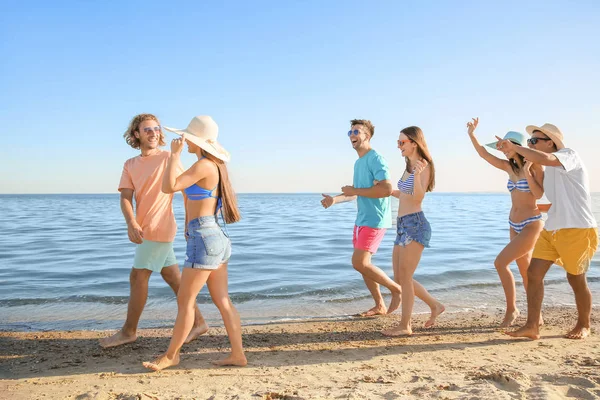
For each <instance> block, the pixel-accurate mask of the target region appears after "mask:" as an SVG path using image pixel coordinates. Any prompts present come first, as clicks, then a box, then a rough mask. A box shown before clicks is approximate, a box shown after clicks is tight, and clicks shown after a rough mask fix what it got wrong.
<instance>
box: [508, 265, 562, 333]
mask: <svg viewBox="0 0 600 400" xmlns="http://www.w3.org/2000/svg"><path fill="white" fill-rule="evenodd" d="M552 264H553V262H552V261H547V260H541V259H539V258H534V259H532V260H531V264H530V265H529V269H528V270H527V280H528V281H529V283H528V288H527V322H526V323H525V326H523V327H521V328H519V329H517V330H516V331H512V332H506V334H507V335H510V336H513V337H526V338H530V339H534V340H535V339H539V338H540V315H541V312H542V302H543V301H544V277H545V276H546V274H547V273H548V270H549V269H550V267H551V266H552Z"/></svg>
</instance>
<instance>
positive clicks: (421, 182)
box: [412, 160, 431, 202]
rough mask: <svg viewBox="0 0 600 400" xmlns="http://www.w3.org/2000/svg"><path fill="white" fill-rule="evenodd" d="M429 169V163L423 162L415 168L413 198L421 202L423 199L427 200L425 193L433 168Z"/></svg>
mask: <svg viewBox="0 0 600 400" xmlns="http://www.w3.org/2000/svg"><path fill="white" fill-rule="evenodd" d="M427 167H428V165H427V161H425V160H421V161H419V162H418V164H417V165H416V168H415V180H414V185H413V194H412V196H413V198H414V199H415V200H417V201H419V202H421V201H423V198H425V191H426V190H427V184H428V183H429V177H430V176H431V168H427Z"/></svg>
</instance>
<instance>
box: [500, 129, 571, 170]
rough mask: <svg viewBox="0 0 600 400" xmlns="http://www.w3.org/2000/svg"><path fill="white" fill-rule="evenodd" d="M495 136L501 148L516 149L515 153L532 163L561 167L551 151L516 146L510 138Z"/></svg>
mask: <svg viewBox="0 0 600 400" xmlns="http://www.w3.org/2000/svg"><path fill="white" fill-rule="evenodd" d="M496 138H497V139H499V143H498V145H499V146H502V148H505V149H507V150H514V151H516V152H517V153H519V154H520V155H522V156H523V157H525V158H526V159H527V160H529V161H531V162H532V163H534V164H540V165H545V166H548V167H562V164H561V163H560V161H559V160H558V158H557V157H556V156H555V155H554V154H552V153H544V152H543V151H538V150H534V149H530V148H528V147H524V146H517V145H516V144H514V143H513V142H511V141H510V140H503V139H500V138H499V137H498V136H496Z"/></svg>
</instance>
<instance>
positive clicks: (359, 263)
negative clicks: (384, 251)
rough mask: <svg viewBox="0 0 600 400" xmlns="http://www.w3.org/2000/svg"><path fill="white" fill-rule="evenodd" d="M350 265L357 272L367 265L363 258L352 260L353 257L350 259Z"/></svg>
mask: <svg viewBox="0 0 600 400" xmlns="http://www.w3.org/2000/svg"><path fill="white" fill-rule="evenodd" d="M352 266H353V267H354V269H355V270H357V271H358V272H363V271H364V270H365V269H366V268H367V267H368V265H367V264H366V263H365V262H364V261H363V260H354V259H353V260H352Z"/></svg>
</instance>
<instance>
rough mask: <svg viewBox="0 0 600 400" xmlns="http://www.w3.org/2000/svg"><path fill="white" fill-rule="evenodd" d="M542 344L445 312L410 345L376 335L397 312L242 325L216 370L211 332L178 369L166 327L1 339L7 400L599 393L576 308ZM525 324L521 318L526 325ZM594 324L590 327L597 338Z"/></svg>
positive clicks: (216, 335)
mask: <svg viewBox="0 0 600 400" xmlns="http://www.w3.org/2000/svg"><path fill="white" fill-rule="evenodd" d="M544 317H545V320H546V326H545V327H543V328H542V339H541V340H538V341H530V340H515V339H512V338H509V337H508V336H506V335H504V334H503V333H502V332H501V331H500V330H499V329H497V328H496V327H495V326H496V325H497V324H498V323H499V322H500V320H501V315H500V314H496V315H489V314H484V313H481V312H469V313H460V314H444V315H442V316H441V317H440V320H439V324H438V326H437V327H436V328H433V329H429V330H425V329H422V328H420V326H422V325H423V323H424V322H425V320H426V318H425V316H419V317H417V318H415V321H414V324H415V326H416V327H417V329H416V331H415V334H414V335H413V336H412V337H410V338H394V339H390V338H386V337H383V336H382V335H381V334H380V333H379V332H380V330H381V329H383V328H385V327H388V326H390V325H391V324H394V323H396V322H397V321H398V318H399V317H398V316H387V317H378V318H369V319H358V318H356V319H348V320H343V321H339V320H318V321H309V322H297V323H287V324H270V325H260V326H246V327H244V344H245V347H246V350H247V356H248V361H249V365H248V367H246V368H216V367H213V366H212V365H211V363H210V361H211V360H214V359H218V358H221V357H223V356H224V355H225V354H224V352H226V351H227V346H228V342H227V337H226V336H225V332H224V329H223V328H211V330H210V331H209V333H208V334H207V335H205V336H203V337H201V338H200V339H199V340H196V341H194V342H192V343H191V344H189V345H186V346H184V348H183V351H182V363H181V364H180V365H179V366H177V367H175V368H173V369H170V370H165V371H162V372H157V373H150V372H148V371H146V370H145V369H144V368H143V367H142V361H146V360H152V359H153V357H154V356H155V355H157V354H158V353H159V352H160V351H163V350H165V349H166V348H167V345H168V341H169V335H170V330H168V329H146V330H142V331H140V333H139V334H140V337H139V339H138V340H137V342H136V343H133V344H128V345H124V346H122V347H119V348H113V349H107V350H103V349H102V348H100V347H99V346H98V341H97V339H98V338H100V337H103V336H105V335H107V334H108V332H94V331H79V332H75V331H72V332H38V333H29V332H28V333H23V332H0V379H1V380H0V398H2V399H78V400H81V399H144V400H146V399H148V400H150V399H178V398H181V399H194V398H195V399H215V400H216V399H388V400H393V399H403V398H436V399H455V398H466V399H525V398H527V399H563V398H580V399H594V398H600V346H599V344H600V336H595V334H594V335H592V336H591V337H589V338H587V339H586V340H582V341H574V340H568V339H563V338H562V334H563V333H565V332H566V331H567V330H568V329H569V328H571V326H572V325H573V324H574V321H575V310H574V309H573V308H560V309H558V308H557V309H551V310H548V309H546V310H545V314H544ZM519 322H520V323H521V322H523V319H522V318H521V319H520V320H519ZM598 328H600V326H599V323H598V319H597V318H595V319H594V321H593V326H592V329H593V330H594V333H595V332H600V331H599V330H598Z"/></svg>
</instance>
